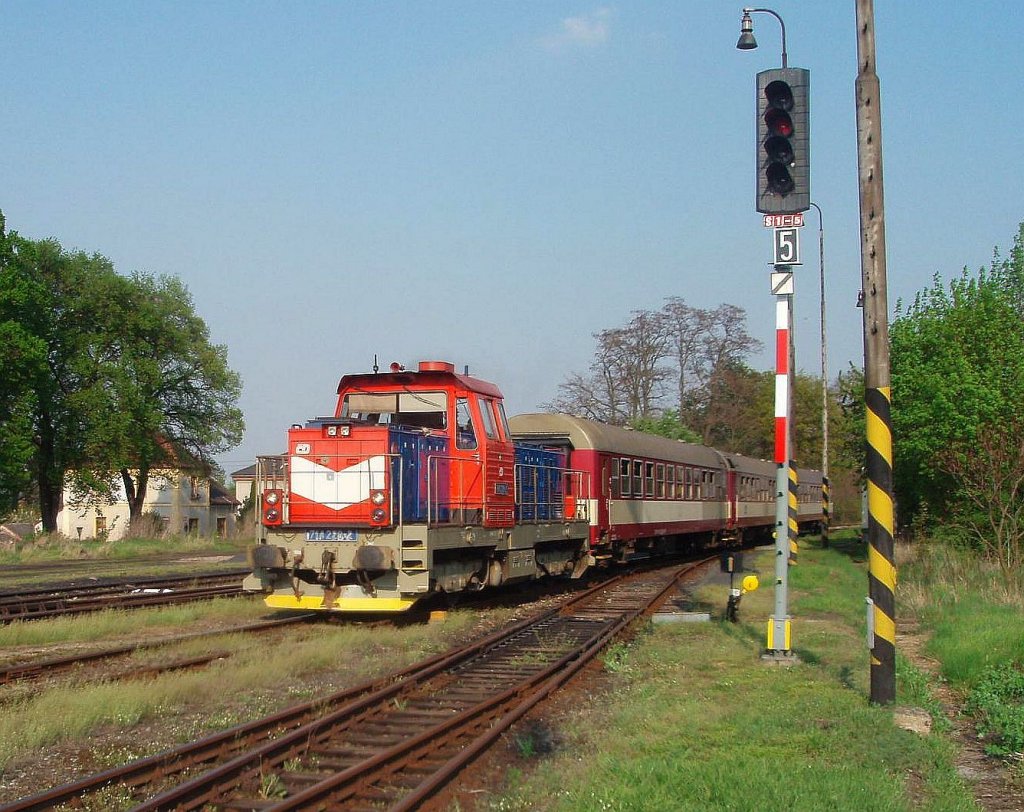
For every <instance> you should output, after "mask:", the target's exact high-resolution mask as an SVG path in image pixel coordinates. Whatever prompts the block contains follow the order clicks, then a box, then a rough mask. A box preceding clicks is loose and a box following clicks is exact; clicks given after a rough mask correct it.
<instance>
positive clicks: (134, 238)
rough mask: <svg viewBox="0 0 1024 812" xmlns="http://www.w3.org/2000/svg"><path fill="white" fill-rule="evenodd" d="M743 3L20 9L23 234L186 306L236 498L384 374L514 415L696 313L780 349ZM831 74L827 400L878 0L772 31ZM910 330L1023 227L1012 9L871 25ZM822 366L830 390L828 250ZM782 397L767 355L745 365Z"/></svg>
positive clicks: (11, 26)
mask: <svg viewBox="0 0 1024 812" xmlns="http://www.w3.org/2000/svg"><path fill="white" fill-rule="evenodd" d="M742 5H743V3H742V2H736V3H725V2H721V1H720V0H716V2H680V0H647V1H646V2H615V3H607V4H602V3H587V2H583V3H578V2H574V3H564V2H547V3H541V2H524V3H508V2H500V3H499V2H480V0H473V1H472V2H469V1H468V0H467V2H443V1H440V2H430V3H424V2H412V1H411V0H409V1H408V2H372V3H366V2H354V0H353V1H352V2H331V3H315V2H305V3H284V2H275V3H269V2H268V3H264V2H246V3H240V2H229V1H225V2H215V3H208V2H143V3H140V2H117V3H114V2H77V3H73V2H46V0H33V1H32V2H29V1H28V0H22V1H19V2H10V1H9V0H6V1H4V2H0V11H2V13H0V75H2V76H3V113H2V115H0V209H2V210H3V212H4V214H5V215H6V217H7V223H8V227H9V228H11V229H14V230H17V231H19V232H20V233H21V234H23V235H24V236H26V237H31V238H44V237H55V238H57V239H58V240H59V241H60V242H61V243H62V244H63V245H64V246H65V247H66V248H74V249H82V250H85V251H89V252H93V251H95V252H99V253H101V254H104V255H106V256H108V257H110V259H112V260H113V261H114V263H115V265H116V267H117V268H118V269H119V270H120V271H122V272H124V273H128V272H131V271H134V270H140V271H146V272H150V273H153V274H163V273H168V274H176V275H178V276H180V277H181V278H182V279H183V280H184V281H185V282H186V284H187V285H188V286H189V288H190V290H191V291H192V294H193V296H194V299H195V303H196V307H197V310H198V311H199V313H200V314H201V315H202V316H203V317H204V318H205V319H206V321H207V323H208V324H209V326H210V330H211V333H212V336H213V339H214V340H215V341H216V342H218V343H223V344H226V345H227V347H228V351H229V361H230V364H231V366H232V367H233V368H234V369H236V370H237V371H238V372H239V373H240V374H241V375H242V377H243V379H244V386H245V389H244V395H243V398H242V403H241V406H242V408H243V410H244V413H245V419H246V423H247V426H248V430H247V432H246V435H245V440H244V442H243V444H242V445H241V446H239V447H238V448H237V449H235V450H234V451H232V452H229V453H228V454H225V455H223V456H222V457H221V462H222V464H223V465H224V467H225V468H226V469H227V470H228V472H230V471H231V470H234V469H236V468H240V467H242V466H244V465H246V464H248V463H250V462H251V461H252V460H253V458H254V456H255V455H256V454H257V453H275V452H278V451H280V450H281V449H282V448H283V445H284V438H285V434H284V432H285V429H286V428H287V426H288V425H289V424H291V423H293V422H301V421H303V420H305V419H306V418H309V417H312V416H315V415H318V414H324V413H327V412H330V411H331V409H332V408H333V405H334V392H335V387H336V385H337V381H338V378H339V377H340V376H341V375H342V374H344V373H346V372H353V371H366V370H369V368H370V367H371V365H372V362H373V356H374V354H375V353H376V354H377V355H378V356H379V358H380V363H381V365H382V366H386V365H387V364H388V363H389V362H390V361H392V360H397V361H401V362H403V363H405V364H407V365H414V364H415V363H416V362H417V361H418V360H420V359H424V358H431V359H434V358H439V359H446V360H451V361H453V362H454V363H456V364H457V365H458V366H459V367H460V368H461V367H462V366H463V365H466V364H468V365H469V366H470V368H471V370H472V371H473V372H474V373H475V374H478V375H480V376H481V377H484V378H487V379H489V380H492V381H494V382H496V383H498V384H499V385H500V386H501V387H502V388H503V389H504V391H505V394H506V398H507V401H508V406H509V410H510V412H513V413H514V412H519V411H529V410H533V409H535V408H536V407H537V406H538V405H539V404H541V403H543V402H545V401H547V400H550V399H551V398H552V397H554V396H555V394H556V391H557V385H558V384H559V383H560V382H561V381H563V380H564V379H565V378H566V377H567V376H568V375H569V374H571V373H572V372H582V371H585V370H586V368H587V366H588V364H589V362H590V360H591V358H592V353H593V349H594V345H593V340H592V334H593V333H594V332H596V331H599V330H601V329H604V328H608V327H615V326H618V325H620V324H622V323H624V322H625V321H626V320H628V318H629V315H630V312H631V311H633V310H637V309H652V310H653V309H657V308H659V307H660V306H661V305H662V303H663V301H664V299H665V297H668V296H681V297H683V298H684V299H685V300H686V301H687V302H689V303H690V304H692V305H694V306H699V307H715V306H716V305H718V304H720V303H723V302H728V303H733V304H737V305H740V306H742V307H743V308H745V309H746V311H747V314H748V326H749V329H750V331H751V332H752V333H753V334H754V335H755V336H757V337H758V338H760V339H761V340H762V341H763V342H764V343H765V346H766V347H770V346H771V342H772V337H773V329H774V305H773V300H772V297H771V294H770V290H769V281H768V270H769V268H768V262H769V261H770V239H769V232H768V231H766V230H765V229H764V228H763V227H762V225H761V222H760V217H759V216H758V215H757V213H756V212H755V211H754V188H753V178H754V143H753V142H754V74H755V73H756V72H757V71H759V70H763V69H765V68H770V67H776V66H778V64H779V60H780V51H781V48H780V36H779V34H780V32H779V26H778V23H777V22H776V21H775V20H774V19H773V18H772V17H770V16H768V15H766V14H757V15H755V16H754V24H755V33H756V35H757V38H758V41H759V43H760V48H758V49H757V50H755V51H749V52H741V51H737V50H736V49H735V47H734V46H735V43H736V38H737V36H738V34H739V23H740V9H741V7H742ZM771 7H772V8H774V9H775V10H776V11H778V12H779V13H780V14H781V15H782V16H783V18H784V19H785V21H786V27H787V34H788V50H789V60H790V65H791V66H795V67H803V68H808V69H809V70H810V71H811V87H812V102H811V116H812V119H811V133H812V166H813V169H812V194H813V198H814V200H815V201H816V202H817V203H818V204H819V205H820V206H821V207H822V209H823V210H824V213H825V237H826V269H827V271H828V280H827V285H826V287H827V296H828V303H829V316H828V319H829V325H828V333H829V342H828V343H829V347H828V349H829V354H830V360H831V367H832V374H833V375H834V373H835V372H836V371H837V370H839V369H842V368H845V367H846V366H847V365H848V364H849V362H851V361H853V362H854V363H857V364H860V363H861V360H862V356H861V321H860V318H861V313H860V311H859V310H858V309H857V308H856V307H855V303H856V297H857V291H858V289H859V287H860V258H859V223H858V203H857V156H856V128H855V109H854V80H855V78H856V71H857V65H856V30H855V23H854V8H855V6H854V2H853V0H847V1H846V2H836V1H835V0H832V2H827V3H807V2H781V1H780V2H777V3H774V4H773V5H772V6H771ZM875 19H876V29H877V47H878V74H879V77H880V80H881V87H882V116H883V118H882V126H883V144H884V166H885V194H886V214H887V236H888V278H889V298H890V306H895V304H896V301H897V299H899V298H901V297H902V298H910V297H912V296H913V294H914V293H915V292H916V291H918V290H920V289H921V288H923V287H925V286H927V285H928V284H929V282H930V280H931V278H932V275H933V274H935V273H940V274H942V275H943V276H944V277H946V278H948V277H949V276H951V275H953V274H956V273H957V272H958V271H959V270H960V269H961V268H963V267H964V266H967V267H970V268H972V269H974V268H977V267H979V266H981V265H986V264H987V263H988V262H989V261H990V260H991V257H992V250H993V248H994V247H995V246H997V245H998V246H1000V247H1002V248H1004V249H1006V248H1008V247H1009V246H1010V245H1011V244H1012V239H1013V235H1014V234H1015V233H1016V229H1017V225H1018V223H1019V222H1020V221H1021V220H1024V162H1022V161H1021V144H1022V143H1024V139H1022V135H1021V133H1022V132H1024V105H1022V104H1021V103H1020V100H1019V97H1018V94H1019V93H1020V90H1021V86H1022V77H1024V55H1022V51H1021V49H1020V48H1018V47H1015V46H1014V44H1013V43H1014V41H1015V40H1014V32H1015V31H1016V30H1017V28H1018V27H1019V23H1020V14H1019V13H1018V12H1017V10H1016V9H1015V8H1014V7H1013V6H1012V5H1007V4H1005V3H996V2H992V1H991V0H980V2H975V3H971V4H967V3H962V2H932V3H929V4H919V3H905V2H900V3H896V2H876V8H875ZM809 220H810V222H811V225H810V227H808V228H805V229H804V233H803V240H804V243H803V253H804V259H805V263H806V265H805V266H804V268H803V269H802V272H803V275H802V276H798V278H797V296H796V341H797V364H798V366H799V367H801V368H802V369H805V370H807V371H809V372H812V373H817V371H818V369H819V349H818V347H819V326H818V301H819V300H818V296H819V293H818V282H817V278H818V275H817V222H816V219H815V217H814V215H813V212H812V213H811V215H810V217H809ZM753 361H754V365H755V366H756V367H758V368H760V369H771V368H772V364H773V359H772V357H771V355H770V353H769V352H768V351H767V350H766V352H765V353H763V354H761V355H760V356H758V357H757V358H755V359H753Z"/></svg>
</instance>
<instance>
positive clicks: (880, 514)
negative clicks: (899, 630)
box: [864, 387, 896, 705]
mask: <svg viewBox="0 0 1024 812" xmlns="http://www.w3.org/2000/svg"><path fill="white" fill-rule="evenodd" d="M864 402H865V406H866V407H867V409H866V417H867V438H868V460H867V462H868V465H867V479H868V483H867V486H868V545H869V547H868V594H869V596H870V597H871V602H872V610H871V611H872V624H871V626H872V631H873V636H872V647H871V701H872V702H877V703H879V704H883V705H887V704H889V703H891V702H895V701H896V565H895V563H894V562H895V558H894V555H893V519H894V511H893V501H892V424H891V420H890V415H889V411H890V394H889V388H888V387H885V388H884V389H867V390H865V392H864Z"/></svg>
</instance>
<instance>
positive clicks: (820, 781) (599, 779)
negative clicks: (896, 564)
mask: <svg viewBox="0 0 1024 812" xmlns="http://www.w3.org/2000/svg"><path fill="white" fill-rule="evenodd" d="M851 553H853V555H852V556H851ZM859 557H860V556H859V554H858V551H857V549H856V547H854V546H850V547H844V546H842V545H836V547H835V548H833V549H829V550H821V549H817V548H814V547H809V546H807V545H804V547H803V548H802V550H801V554H800V563H799V564H798V565H797V566H796V567H792V568H791V569H790V574H791V578H790V588H791V603H790V612H791V615H792V616H793V639H794V642H793V645H794V651H795V652H796V653H797V654H798V655H799V658H800V660H801V662H800V663H799V664H797V665H791V666H777V665H767V664H765V663H764V662H763V661H762V660H761V659H760V655H761V653H762V649H763V648H764V645H765V634H766V629H767V619H768V617H769V615H770V614H771V612H772V610H773V605H774V604H773V601H774V594H773V589H772V584H773V577H772V576H773V574H774V568H773V557H772V555H771V554H770V553H768V554H764V555H760V556H757V557H756V558H755V557H754V556H751V559H752V561H751V563H752V564H753V566H756V567H757V568H758V569H759V570H760V572H761V580H762V584H764V586H763V587H762V588H761V589H759V590H758V591H757V592H754V593H749V594H748V595H745V596H744V598H743V602H742V605H741V607H740V622H739V623H736V624H730V623H727V622H724V621H721V620H717V619H716V620H713V621H712V622H711V623H705V624H665V625H659V626H656V627H654V628H653V629H652V630H650V633H649V634H645V635H642V636H640V637H639V638H638V639H637V640H636V641H635V642H634V644H632V645H630V646H628V647H622V646H621V645H619V646H617V647H615V648H614V649H612V650H610V651H609V653H608V654H607V655H606V658H605V663H606V671H607V672H608V674H609V676H608V678H607V679H608V680H609V682H610V685H609V688H608V691H607V692H606V693H603V694H601V695H600V696H599V697H598V696H597V695H595V698H594V702H593V703H591V706H590V707H588V708H581V709H579V710H578V711H577V712H575V713H574V714H572V715H571V717H570V719H569V721H568V722H566V724H565V729H564V730H563V731H562V734H563V737H564V739H565V743H564V744H563V746H562V748H561V750H560V751H559V752H558V753H556V754H555V755H553V756H550V757H546V758H543V759H539V758H535V757H532V758H527V757H525V756H524V754H523V753H522V748H521V747H520V749H519V753H518V755H519V761H520V762H521V763H520V764H519V765H517V772H516V773H515V775H514V778H513V779H512V780H510V782H509V786H510V787H513V786H515V785H514V784H513V780H514V781H515V782H520V781H522V782H524V783H522V784H521V785H520V786H515V788H512V789H510V790H509V792H508V794H506V795H504V796H503V797H500V798H495V799H493V801H492V803H491V808H492V809H501V810H533V809H542V810H559V811H561V810H684V811H685V810H732V811H734V812H736V811H738V812H743V811H744V810H751V812H753V810H765V809H772V810H774V809H788V810H796V811H797V812H804V810H808V811H810V812H813V811H814V810H823V811H824V810H850V812H854V811H855V810H856V811H857V812H860V811H861V810H879V811H881V810H910V809H923V810H934V811H936V812H939V811H941V812H947V811H948V812H959V811H960V810H964V811H966V810H975V809H976V808H977V807H976V806H975V804H974V802H973V800H972V799H971V797H970V794H969V792H968V791H967V789H966V788H965V786H964V785H963V783H962V781H961V780H960V779H959V777H958V776H957V774H956V771H955V769H954V767H953V763H952V759H953V753H954V751H953V747H952V745H951V744H950V743H949V742H948V741H947V740H946V738H945V737H944V736H943V735H942V734H941V733H940V732H936V733H932V734H929V735H920V734H916V733H911V732H908V731H905V730H902V729H900V728H898V727H896V726H895V725H894V723H893V714H892V709H891V708H882V707H876V706H872V705H870V704H869V702H868V697H867V693H868V690H867V689H868V670H869V665H868V663H869V659H868V651H867V647H866V643H865V640H864V618H865V609H864V594H865V593H866V591H867V575H866V571H865V565H864V564H863V563H861V562H860V561H857V560H854V559H855V558H859ZM696 597H697V601H698V602H699V603H701V604H703V605H704V606H705V607H706V608H710V609H711V610H712V612H713V613H714V615H717V616H718V617H721V616H722V615H723V614H724V608H725V602H726V597H727V588H726V586H725V585H713V586H708V587H705V588H704V589H703V590H701V592H700V593H699V594H698V595H697V596H696ZM899 669H900V685H899V689H898V690H899V695H898V697H899V702H900V703H907V704H913V705H915V706H919V707H924V708H925V709H927V710H929V711H931V712H932V713H934V714H939V715H941V714H940V709H939V706H938V703H937V702H935V700H934V698H933V697H932V693H931V691H930V687H929V684H928V680H927V677H926V676H925V675H924V674H922V673H921V672H919V671H917V670H916V669H914V668H913V667H912V666H911V665H910V664H909V663H907V662H906V661H901V664H900V665H899ZM595 703H596V704H595ZM940 728H941V726H940ZM522 762H526V764H527V765H529V766H530V767H533V768H535V769H533V770H531V772H530V774H529V776H527V777H524V775H523V772H522V767H523V764H522ZM538 799H546V800H543V801H538Z"/></svg>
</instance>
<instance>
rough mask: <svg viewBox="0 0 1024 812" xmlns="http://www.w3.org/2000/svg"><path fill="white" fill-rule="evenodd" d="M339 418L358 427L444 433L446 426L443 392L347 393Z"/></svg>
mask: <svg viewBox="0 0 1024 812" xmlns="http://www.w3.org/2000/svg"><path fill="white" fill-rule="evenodd" d="M340 416H341V417H343V418H346V419H348V420H354V421H358V422H361V423H373V424H384V425H387V424H391V425H402V426H419V427H422V428H430V429H444V428H446V427H447V425H448V394H447V393H446V392H350V393H349V394H347V395H345V398H344V400H343V401H342V406H341V415H340Z"/></svg>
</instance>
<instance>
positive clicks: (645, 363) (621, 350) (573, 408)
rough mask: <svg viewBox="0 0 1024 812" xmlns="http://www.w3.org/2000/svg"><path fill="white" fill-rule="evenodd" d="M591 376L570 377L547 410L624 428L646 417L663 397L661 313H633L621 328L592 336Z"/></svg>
mask: <svg viewBox="0 0 1024 812" xmlns="http://www.w3.org/2000/svg"><path fill="white" fill-rule="evenodd" d="M594 339H595V340H596V341H597V349H596V351H595V352H594V361H593V363H591V365H590V375H588V376H583V375H579V374H573V375H571V376H570V377H569V379H568V380H567V381H566V382H565V383H563V384H560V385H559V387H558V389H559V395H558V397H556V398H555V400H554V401H552V402H551V403H549V404H545V408H553V409H556V410H558V411H564V412H571V413H573V414H578V415H582V416H584V417H591V418H594V419H596V420H602V421H604V422H606V423H613V424H618V425H623V424H625V423H628V422H629V421H631V420H635V419H638V418H644V417H650V416H651V415H652V414H653V413H654V412H655V410H656V408H657V405H658V402H659V400H660V398H661V394H662V393H661V385H662V383H663V381H664V380H665V377H666V375H667V374H668V373H667V371H666V370H665V369H664V368H663V367H662V361H663V359H664V358H665V355H666V350H667V342H666V339H665V333H664V328H663V325H662V319H661V316H660V314H657V313H650V312H648V311H635V312H634V313H633V317H632V319H631V320H630V322H629V323H628V324H627V325H626V326H625V327H615V328H612V329H609V330H602V331H601V332H600V333H595V334H594Z"/></svg>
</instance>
